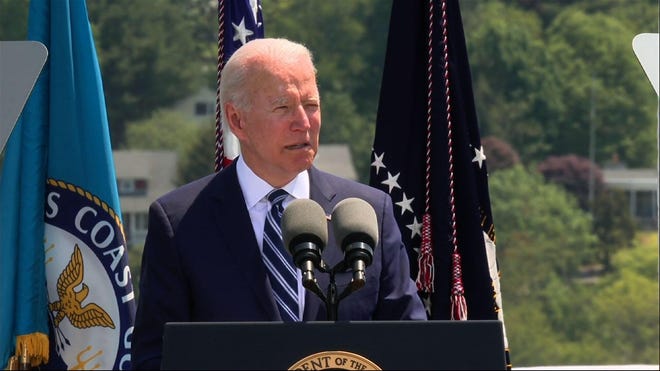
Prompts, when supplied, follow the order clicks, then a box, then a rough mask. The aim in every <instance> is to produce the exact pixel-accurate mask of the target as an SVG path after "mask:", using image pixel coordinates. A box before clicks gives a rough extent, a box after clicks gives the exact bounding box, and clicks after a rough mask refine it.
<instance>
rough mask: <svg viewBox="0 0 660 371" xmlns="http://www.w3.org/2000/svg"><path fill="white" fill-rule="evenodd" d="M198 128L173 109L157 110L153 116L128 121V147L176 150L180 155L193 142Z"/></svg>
mask: <svg viewBox="0 0 660 371" xmlns="http://www.w3.org/2000/svg"><path fill="white" fill-rule="evenodd" d="M196 132H197V128H196V127H195V126H194V124H192V123H191V122H189V121H187V120H186V119H185V118H184V117H183V116H182V115H181V114H179V113H178V112H175V111H171V110H158V111H155V112H154V113H153V114H152V115H151V117H149V118H148V119H144V120H141V121H136V122H131V123H128V125H127V126H126V147H127V148H130V149H163V150H173V151H176V152H177V154H178V155H179V157H180V156H181V155H183V154H184V152H185V150H186V148H187V147H188V146H189V145H190V143H191V142H192V140H193V138H194V136H195V134H196Z"/></svg>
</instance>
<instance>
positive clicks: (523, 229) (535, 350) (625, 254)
mask: <svg viewBox="0 0 660 371" xmlns="http://www.w3.org/2000/svg"><path fill="white" fill-rule="evenodd" d="M489 183H490V194H491V201H492V207H493V218H494V220H495V225H496V228H497V229H496V232H497V245H498V261H499V264H500V271H501V275H502V277H501V280H502V295H503V308H504V321H505V325H506V330H507V337H508V339H509V343H510V348H511V354H512V361H513V363H514V366H516V367H524V366H541V365H564V364H574V365H577V364H626V363H637V364H656V363H657V359H658V265H657V264H658V240H657V238H658V237H657V233H653V234H652V235H642V234H640V235H638V238H637V239H636V240H635V247H634V248H631V249H619V250H617V252H616V253H615V255H614V256H613V258H612V266H613V270H612V271H609V272H608V271H603V270H596V271H595V272H589V271H586V270H584V269H583V268H585V266H584V264H581V263H586V262H589V261H590V260H591V259H590V256H591V255H590V254H591V250H592V249H591V248H590V247H592V246H594V242H595V241H596V237H595V236H594V235H593V234H592V232H591V220H590V218H589V216H588V215H587V214H586V213H585V212H583V211H581V210H580V209H579V207H577V202H576V200H575V198H574V197H573V196H571V195H569V194H567V193H566V191H564V190H563V189H562V188H560V187H559V186H556V185H553V184H548V183H545V182H544V180H543V178H542V177H541V175H539V174H538V173H536V172H535V171H527V170H525V169H523V168H522V167H520V166H516V167H513V168H509V169H502V170H498V171H497V172H495V173H494V174H492V175H491V176H490V178H489ZM642 237H643V238H642ZM585 272H586V273H585Z"/></svg>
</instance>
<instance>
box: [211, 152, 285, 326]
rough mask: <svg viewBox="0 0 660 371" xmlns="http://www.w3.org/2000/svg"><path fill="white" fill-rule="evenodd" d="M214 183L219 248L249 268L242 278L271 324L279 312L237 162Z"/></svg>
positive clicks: (276, 318)
mask: <svg viewBox="0 0 660 371" xmlns="http://www.w3.org/2000/svg"><path fill="white" fill-rule="evenodd" d="M214 182H215V184H213V185H212V189H213V198H215V200H216V201H217V202H216V205H215V206H214V208H213V209H214V211H215V225H216V228H217V230H218V231H219V232H220V235H221V236H222V238H221V239H220V241H219V245H220V246H221V248H224V249H226V250H227V252H228V253H229V255H231V256H233V258H234V259H235V261H236V264H237V266H239V267H246V269H244V270H243V276H242V277H240V278H241V279H242V280H244V282H246V283H247V286H249V287H251V288H252V291H253V293H254V298H255V301H256V302H257V303H258V305H259V306H260V307H261V308H262V309H263V310H264V312H265V316H266V317H267V318H268V319H270V320H279V319H280V315H279V311H278V310H277V305H276V303H275V300H274V298H273V295H272V288H271V286H270V283H269V282H268V279H267V273H266V268H265V267H264V265H263V261H262V259H261V253H260V252H259V245H258V244H257V241H256V239H255V236H254V231H253V229H252V222H251V221H250V215H249V213H248V211H247V208H246V207H245V199H244V198H243V192H242V191H241V188H240V185H239V183H238V176H237V174H236V161H234V162H233V163H232V165H230V166H229V167H227V168H226V169H224V170H222V171H221V172H220V173H219V174H218V176H217V177H216V178H215V179H214Z"/></svg>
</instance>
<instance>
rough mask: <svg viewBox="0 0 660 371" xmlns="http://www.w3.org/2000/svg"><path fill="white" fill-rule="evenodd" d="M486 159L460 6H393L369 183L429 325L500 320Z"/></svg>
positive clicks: (454, 0)
mask: <svg viewBox="0 0 660 371" xmlns="http://www.w3.org/2000/svg"><path fill="white" fill-rule="evenodd" d="M485 160H486V157H485V156H484V153H483V148H482V146H481V140H480V137H479V128H478V123H477V116H476V110H475V106H474V99H473V95H472V81H471V75H470V67H469V62H468V56H467V50H466V45H465V37H464V34H463V24H462V20H461V15H460V10H459V6H458V0H442V1H441V0H434V1H430V2H421V1H407V0H395V1H394V2H393V5H392V10H391V18H390V29H389V34H388V44H387V51H386V57H385V65H384V71H383V80H382V85H381V91H380V101H379V106H378V114H377V123H376V133H375V138H374V145H373V151H372V163H371V173H370V184H371V185H372V186H374V187H377V188H381V189H383V190H384V191H386V192H388V193H389V194H390V195H391V196H392V199H393V201H394V205H395V206H394V207H395V215H396V217H397V222H398V224H399V228H400V230H401V234H402V236H403V238H404V242H405V244H406V245H407V246H408V247H409V249H410V250H409V254H410V256H411V259H410V261H411V273H412V275H413V278H414V279H416V282H417V286H418V289H419V292H420V295H421V296H422V298H423V299H424V302H425V304H426V308H427V313H428V316H429V318H430V319H435V320H449V319H456V320H468V319H470V320H472V319H474V320H497V319H499V320H501V321H503V315H502V305H501V295H500V288H499V270H498V267H497V261H496V257H495V228H494V225H493V220H492V215H491V208H490V198H489V194H488V178H487V168H486V161H485ZM503 336H504V343H505V344H507V340H506V333H504V334H503ZM507 356H508V349H507ZM509 367H510V366H509Z"/></svg>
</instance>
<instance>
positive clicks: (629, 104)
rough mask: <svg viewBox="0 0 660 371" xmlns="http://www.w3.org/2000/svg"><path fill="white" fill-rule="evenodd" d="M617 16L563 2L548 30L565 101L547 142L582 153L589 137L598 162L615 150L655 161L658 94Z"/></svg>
mask: <svg viewBox="0 0 660 371" xmlns="http://www.w3.org/2000/svg"><path fill="white" fill-rule="evenodd" d="M656 14H657V12H656ZM619 18H620V16H619V15H618V14H616V15H612V16H609V15H606V14H604V13H594V14H587V13H585V12H583V11H581V10H580V8H579V7H577V6H575V7H567V8H565V9H564V10H563V11H562V12H560V13H559V14H558V15H557V16H556V17H555V19H554V20H553V21H552V23H551V24H550V26H549V28H548V29H547V35H548V43H549V45H550V46H549V48H550V49H552V50H557V52H555V53H554V57H555V58H554V63H555V64H556V65H557V66H562V68H561V69H557V74H556V75H555V78H556V79H558V80H559V81H561V82H562V84H561V97H562V98H563V100H564V102H565V104H566V110H565V111H564V114H563V115H561V116H558V117H557V119H556V120H555V122H554V125H553V126H554V127H556V128H557V129H558V135H557V136H556V137H555V138H553V141H552V142H551V143H550V145H551V147H552V148H553V153H554V154H568V153H574V154H577V155H580V156H584V157H586V156H587V151H588V148H589V140H593V139H589V138H592V137H593V138H595V140H596V142H595V143H596V144H597V145H596V146H595V149H596V152H595V162H596V163H601V162H603V161H605V160H607V159H609V158H611V157H612V156H613V155H614V154H618V155H619V156H620V157H621V159H622V160H623V161H624V162H625V163H627V164H629V165H631V166H633V167H642V166H654V165H655V163H656V161H657V148H656V147H657V143H656V142H657V141H656V139H657V133H656V131H657V115H656V113H657V95H655V94H652V93H653V92H652V89H651V86H650V84H649V83H648V81H646V77H645V76H644V74H643V72H642V71H641V68H640V66H639V62H638V61H637V60H636V58H635V56H634V54H633V53H632V51H631V46H630V45H631V41H632V39H633V37H634V36H635V32H634V31H633V30H631V29H629V28H628V27H626V24H625V23H624V22H622V21H620V20H619ZM655 24H656V25H657V21H656V23H655ZM656 29H657V26H656ZM592 125H593V130H594V132H595V135H594V136H590V130H591V126H592Z"/></svg>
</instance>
